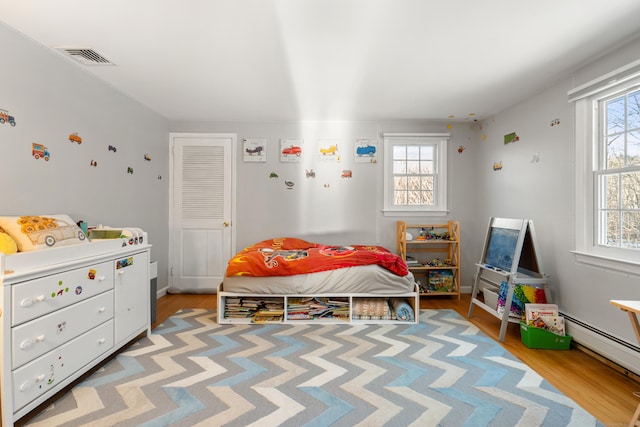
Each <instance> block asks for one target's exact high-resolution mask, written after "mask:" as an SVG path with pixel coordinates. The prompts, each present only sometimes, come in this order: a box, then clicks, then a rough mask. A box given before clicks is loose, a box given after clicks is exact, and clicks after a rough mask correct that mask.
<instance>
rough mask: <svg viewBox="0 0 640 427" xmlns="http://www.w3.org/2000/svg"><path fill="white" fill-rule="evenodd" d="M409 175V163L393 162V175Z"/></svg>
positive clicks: (402, 161)
mask: <svg viewBox="0 0 640 427" xmlns="http://www.w3.org/2000/svg"><path fill="white" fill-rule="evenodd" d="M405 173H407V162H405V161H404V160H396V161H394V162H393V174H394V175H398V174H405Z"/></svg>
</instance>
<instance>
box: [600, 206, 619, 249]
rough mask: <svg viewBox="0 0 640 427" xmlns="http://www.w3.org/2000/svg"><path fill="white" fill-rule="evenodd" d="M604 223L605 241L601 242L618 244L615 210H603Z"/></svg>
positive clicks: (617, 217) (617, 224) (617, 223)
mask: <svg viewBox="0 0 640 427" xmlns="http://www.w3.org/2000/svg"><path fill="white" fill-rule="evenodd" d="M604 215H605V219H606V224H607V230H606V232H607V236H606V239H607V240H606V241H604V242H602V243H603V244H605V245H609V246H620V229H619V221H618V219H619V216H618V212H617V211H607V212H604Z"/></svg>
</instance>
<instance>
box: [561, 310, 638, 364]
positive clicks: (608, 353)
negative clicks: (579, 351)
mask: <svg viewBox="0 0 640 427" xmlns="http://www.w3.org/2000/svg"><path fill="white" fill-rule="evenodd" d="M562 315H563V316H564V319H565V325H566V328H567V333H568V334H569V335H571V337H572V338H573V341H575V342H576V343H578V344H580V345H583V346H584V347H587V348H588V349H589V350H591V351H594V352H595V353H598V354H599V355H601V356H602V357H604V358H606V359H608V360H610V361H612V362H614V363H616V364H618V365H620V366H622V367H623V368H625V369H627V370H629V371H631V372H633V373H634V374H636V375H640V347H638V346H636V345H633V344H630V343H628V342H626V341H623V340H621V339H619V338H616V337H614V336H611V335H609V334H606V333H604V332H602V331H600V330H598V329H596V328H594V327H592V326H590V325H587V324H585V323H583V322H581V321H579V320H577V319H574V318H572V317H570V316H567V315H566V314H564V313H562Z"/></svg>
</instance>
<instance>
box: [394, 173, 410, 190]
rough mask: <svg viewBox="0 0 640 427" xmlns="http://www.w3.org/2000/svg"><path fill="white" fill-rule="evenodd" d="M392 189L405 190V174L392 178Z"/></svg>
mask: <svg viewBox="0 0 640 427" xmlns="http://www.w3.org/2000/svg"><path fill="white" fill-rule="evenodd" d="M393 189H394V190H403V191H404V190H406V189H407V177H406V176H396V177H394V178H393Z"/></svg>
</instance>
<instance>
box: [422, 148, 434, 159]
mask: <svg viewBox="0 0 640 427" xmlns="http://www.w3.org/2000/svg"><path fill="white" fill-rule="evenodd" d="M434 151H435V147H434V146H432V145H423V146H422V147H420V158H421V159H422V160H433V152H434Z"/></svg>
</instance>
